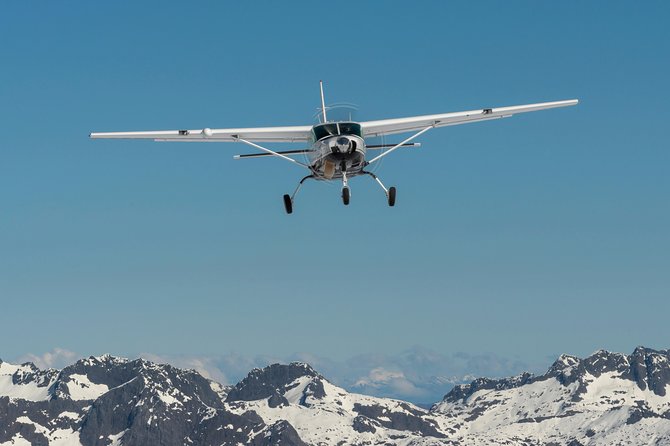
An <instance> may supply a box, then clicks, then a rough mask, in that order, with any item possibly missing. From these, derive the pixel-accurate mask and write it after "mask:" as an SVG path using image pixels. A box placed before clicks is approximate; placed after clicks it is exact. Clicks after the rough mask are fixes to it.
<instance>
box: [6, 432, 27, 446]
mask: <svg viewBox="0 0 670 446" xmlns="http://www.w3.org/2000/svg"><path fill="white" fill-rule="evenodd" d="M0 446H31V445H30V442H29V441H28V440H26V439H25V438H23V437H22V436H21V434H18V433H17V434H16V435H14V436H13V437H12V439H11V440H9V441H6V442H4V443H0Z"/></svg>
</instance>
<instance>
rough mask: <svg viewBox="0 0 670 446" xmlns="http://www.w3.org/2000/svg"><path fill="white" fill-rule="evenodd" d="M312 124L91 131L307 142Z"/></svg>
mask: <svg viewBox="0 0 670 446" xmlns="http://www.w3.org/2000/svg"><path fill="white" fill-rule="evenodd" d="M311 131H312V126H310V125H305V126H293V127H255V128H242V129H209V128H204V129H197V130H162V131H149V132H106V133H91V135H90V136H91V138H93V139H105V138H112V139H153V140H154V141H184V142H235V141H237V140H238V139H245V140H247V141H255V142H307V141H309V140H310V138H311Z"/></svg>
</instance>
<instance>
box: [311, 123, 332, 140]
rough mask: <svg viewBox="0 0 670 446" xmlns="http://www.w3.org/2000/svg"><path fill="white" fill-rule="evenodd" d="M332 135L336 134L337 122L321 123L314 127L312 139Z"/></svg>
mask: <svg viewBox="0 0 670 446" xmlns="http://www.w3.org/2000/svg"><path fill="white" fill-rule="evenodd" d="M334 135H337V124H323V125H317V126H316V127H314V139H316V140H317V141H318V140H320V139H323V138H325V137H326V136H334Z"/></svg>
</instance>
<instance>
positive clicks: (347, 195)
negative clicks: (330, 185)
mask: <svg viewBox="0 0 670 446" xmlns="http://www.w3.org/2000/svg"><path fill="white" fill-rule="evenodd" d="M350 198H351V192H350V191H349V187H347V186H344V187H343V188H342V203H344V205H345V206H348V205H349V199H350Z"/></svg>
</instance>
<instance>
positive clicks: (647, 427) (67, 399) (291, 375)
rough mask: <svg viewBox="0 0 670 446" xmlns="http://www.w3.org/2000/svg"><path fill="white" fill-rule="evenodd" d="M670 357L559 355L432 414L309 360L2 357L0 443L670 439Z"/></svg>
mask: <svg viewBox="0 0 670 446" xmlns="http://www.w3.org/2000/svg"><path fill="white" fill-rule="evenodd" d="M669 383H670V351H669V350H660V351H658V350H652V349H648V348H644V347H638V348H637V349H635V351H634V352H633V353H632V354H630V355H623V354H619V353H611V352H608V351H604V350H601V351H598V352H596V353H594V354H593V355H591V356H589V357H588V358H585V359H580V358H576V357H574V356H568V355H562V356H561V357H559V358H558V359H557V360H556V362H554V364H553V365H552V366H551V367H550V368H549V370H548V371H547V372H546V373H545V374H543V375H539V376H533V375H531V374H528V373H523V374H521V375H518V376H514V377H511V378H504V379H488V378H479V379H475V380H474V381H472V382H471V383H470V384H464V385H457V386H456V387H454V388H453V389H452V390H451V391H450V392H449V393H448V394H447V395H446V396H445V397H444V398H443V399H442V401H440V402H437V403H435V404H434V405H433V406H432V407H431V408H430V409H429V410H426V409H422V408H419V407H417V406H414V405H412V404H410V403H407V402H403V401H399V400H393V399H386V398H376V397H371V396H365V395H360V394H354V393H349V392H347V391H345V390H344V389H342V388H340V387H337V386H335V385H333V384H331V383H330V382H329V381H328V380H327V379H325V378H324V377H323V376H321V375H320V374H319V373H317V372H316V371H315V370H314V369H312V367H310V366H309V365H307V364H304V363H291V364H273V365H270V366H268V367H265V368H263V369H253V370H251V371H250V372H249V374H248V375H247V377H246V378H244V379H243V380H242V381H241V382H239V383H238V384H236V385H235V386H230V387H226V386H222V385H220V384H218V383H216V382H214V381H211V380H208V379H206V378H204V377H203V376H201V375H200V374H199V373H197V372H195V371H193V370H181V369H178V368H175V367H172V366H170V365H167V364H156V363H153V362H150V361H146V360H143V359H137V360H127V359H122V358H116V357H113V356H109V355H105V356H101V357H90V358H88V359H82V360H80V361H77V362H76V363H74V364H72V365H70V366H68V367H65V368H64V369H62V370H54V369H49V370H40V369H38V368H37V367H35V366H34V365H33V364H31V363H25V364H22V365H12V364H9V363H6V362H2V361H0V445H1V446H4V445H58V446H74V445H256V446H261V445H285V446H291V445H295V446H302V445H315V446H316V445H333V446H335V445H337V446H344V445H377V444H379V445H382V444H383V445H453V446H455V445H473V446H474V445H528V446H530V445H546V446H559V445H569V446H577V445H614V444H621V445H623V444H630V445H647V444H655V445H670V395H668V391H670V388H669V387H668V384H669Z"/></svg>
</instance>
